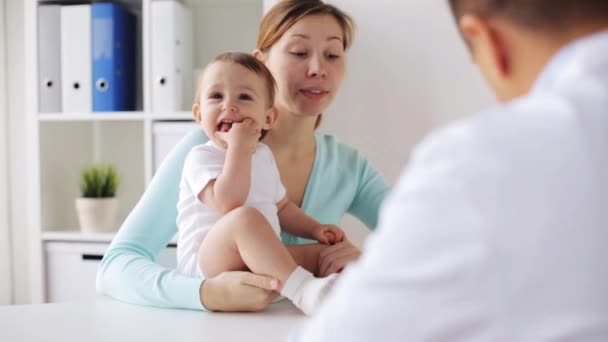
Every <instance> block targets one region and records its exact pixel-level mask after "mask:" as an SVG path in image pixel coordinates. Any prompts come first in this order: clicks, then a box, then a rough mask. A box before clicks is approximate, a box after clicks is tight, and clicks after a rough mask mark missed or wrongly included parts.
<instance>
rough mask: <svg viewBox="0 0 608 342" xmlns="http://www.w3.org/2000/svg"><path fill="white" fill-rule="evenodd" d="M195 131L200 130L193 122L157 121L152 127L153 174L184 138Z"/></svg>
mask: <svg viewBox="0 0 608 342" xmlns="http://www.w3.org/2000/svg"><path fill="white" fill-rule="evenodd" d="M195 129H201V127H200V125H199V124H198V123H196V122H194V121H157V122H154V124H153V127H152V132H153V140H154V143H153V149H154V151H153V152H154V172H156V170H158V167H159V166H160V164H161V163H162V162H163V160H164V159H165V157H166V156H167V154H169V152H170V151H171V149H173V147H174V146H175V145H177V143H179V142H180V141H181V140H182V138H183V137H184V136H186V135H187V134H188V133H190V132H191V131H193V130H195Z"/></svg>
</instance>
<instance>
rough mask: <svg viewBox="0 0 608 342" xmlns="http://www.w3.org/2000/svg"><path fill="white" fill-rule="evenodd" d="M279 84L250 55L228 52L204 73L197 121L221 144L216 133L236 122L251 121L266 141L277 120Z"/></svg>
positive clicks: (195, 107) (194, 110)
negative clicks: (277, 89)
mask: <svg viewBox="0 0 608 342" xmlns="http://www.w3.org/2000/svg"><path fill="white" fill-rule="evenodd" d="M275 89H276V83H275V81H274V78H273V77H272V74H271V73H270V71H269V70H268V69H267V68H266V67H265V66H264V64H263V63H261V62H260V61H259V60H257V59H256V58H255V57H253V56H252V55H250V54H246V53H241V52H226V53H223V54H221V55H219V56H217V57H216V58H214V59H213V60H212V61H211V62H210V63H209V64H208V65H207V66H206V67H205V69H204V70H203V72H202V74H201V76H200V78H199V80H198V82H197V90H196V95H195V99H194V104H193V106H192V113H193V114H194V118H195V119H196V121H197V122H198V123H199V124H201V126H202V128H203V131H204V132H205V134H206V135H207V137H208V138H209V139H211V140H213V141H215V142H216V143H218V145H221V143H219V142H218V141H216V137H215V132H228V131H229V130H230V128H231V127H232V123H234V122H242V121H243V120H245V119H247V118H249V119H252V120H253V122H254V123H255V124H256V125H257V126H258V127H259V128H260V129H261V130H262V136H261V138H260V140H261V139H262V138H264V136H265V135H266V133H267V131H268V130H269V129H271V128H272V126H273V125H274V123H275V121H276V118H277V110H276V108H275V107H274V101H275Z"/></svg>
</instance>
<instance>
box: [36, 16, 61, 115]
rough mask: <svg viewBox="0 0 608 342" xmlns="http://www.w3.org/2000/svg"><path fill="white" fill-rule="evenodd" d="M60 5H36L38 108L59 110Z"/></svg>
mask: <svg viewBox="0 0 608 342" xmlns="http://www.w3.org/2000/svg"><path fill="white" fill-rule="evenodd" d="M60 19H61V6H59V5H45V6H39V7H38V94H39V95H38V110H39V111H40V112H44V113H52V112H61V39H60V38H61V31H60V29H61V28H60Z"/></svg>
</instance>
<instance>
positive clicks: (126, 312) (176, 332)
mask: <svg viewBox="0 0 608 342" xmlns="http://www.w3.org/2000/svg"><path fill="white" fill-rule="evenodd" d="M305 320H306V316H304V315H303V314H302V313H300V312H299V311H298V310H297V309H296V308H295V307H294V306H293V305H292V304H291V303H290V302H289V301H286V300H284V301H281V302H279V303H276V304H273V305H271V306H270V307H269V308H268V309H267V310H266V311H265V312H261V313H212V312H200V311H191V310H171V309H159V308H151V307H143V306H137V305H130V304H125V303H121V302H118V301H115V300H112V299H108V298H102V297H100V298H98V299H97V300H92V301H89V302H74V303H53V304H41V305H17V306H0V341H2V342H13V341H15V342H16V341H20V342H21V341H23V342H29V341H53V342H59V341H60V342H71V341H78V342H80V341H112V342H114V341H129V342H131V341H145V342H156V341H159V342H161V341H162V342H173V341H178V342H187V341H196V342H208V341H214V342H215V341H248V342H255V341H264V342H266V341H283V340H285V338H286V337H287V335H288V334H289V332H290V331H291V329H293V328H295V327H297V326H299V325H300V324H301V323H302V322H304V321H305Z"/></svg>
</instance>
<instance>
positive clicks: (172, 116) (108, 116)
mask: <svg viewBox="0 0 608 342" xmlns="http://www.w3.org/2000/svg"><path fill="white" fill-rule="evenodd" d="M145 119H151V120H180V121H192V120H194V117H193V116H192V112H188V111H180V112H172V113H164V114H148V113H146V112H95V113H73V114H72V113H40V114H39V115H38V121H40V122H58V121H65V122H74V121H143V120H145Z"/></svg>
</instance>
